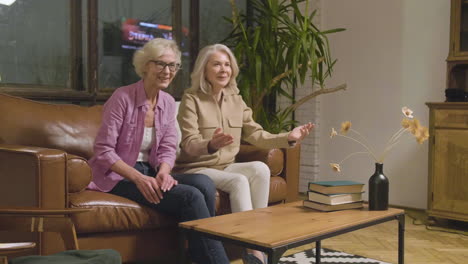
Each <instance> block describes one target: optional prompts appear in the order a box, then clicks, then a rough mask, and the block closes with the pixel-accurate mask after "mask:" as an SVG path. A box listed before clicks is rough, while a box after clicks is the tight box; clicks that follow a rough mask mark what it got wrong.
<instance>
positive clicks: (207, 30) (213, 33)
mask: <svg viewBox="0 0 468 264" xmlns="http://www.w3.org/2000/svg"><path fill="white" fill-rule="evenodd" d="M235 2H236V6H237V8H238V9H239V11H241V12H243V10H245V7H246V0H236V1H235ZM224 17H227V18H232V7H231V4H230V1H219V0H203V1H200V30H199V32H200V49H201V48H203V47H205V46H207V45H210V44H214V43H220V42H221V41H222V40H223V39H225V38H226V37H227V36H228V35H229V33H231V31H232V26H231V24H230V23H229V22H228V21H226V20H225V19H224Z"/></svg>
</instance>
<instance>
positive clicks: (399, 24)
mask: <svg viewBox="0 0 468 264" xmlns="http://www.w3.org/2000/svg"><path fill="white" fill-rule="evenodd" d="M321 13H322V15H321V18H322V21H321V25H322V28H323V29H327V28H334V27H345V28H346V29H347V30H346V31H344V32H341V33H337V34H335V35H333V36H330V38H329V39H330V43H331V51H332V56H333V57H334V58H337V59H338V62H337V64H336V67H335V71H334V75H333V78H332V79H331V80H330V81H329V83H328V86H330V87H331V86H335V85H338V84H341V83H343V82H345V83H347V85H348V89H347V91H345V92H339V93H335V94H331V95H325V96H321V97H320V99H319V100H320V118H319V124H320V127H318V128H317V129H319V131H320V134H319V140H320V142H319V160H320V173H319V178H318V179H319V180H333V179H352V180H356V181H362V182H366V183H367V180H368V178H369V177H370V176H371V175H372V174H373V172H374V161H373V160H372V159H371V158H370V157H368V156H357V157H354V158H351V159H349V160H347V161H345V162H344V163H343V164H342V169H343V171H342V173H341V174H336V173H333V172H331V170H329V167H328V164H329V163H330V162H335V161H340V160H341V159H343V158H344V157H345V156H346V155H347V154H349V153H352V152H355V151H360V150H361V149H360V148H359V147H358V146H357V145H355V144H351V143H349V142H347V141H344V140H343V139H342V138H341V139H333V140H330V138H329V133H330V129H331V127H335V128H339V126H340V123H341V122H342V121H346V120H349V121H351V122H352V123H353V128H354V129H356V130H358V131H360V132H361V133H362V134H363V135H365V136H366V137H367V139H368V141H369V142H370V143H371V144H372V145H374V146H375V147H376V149H377V150H381V149H383V145H384V144H385V142H386V140H387V139H388V138H389V137H390V136H391V135H392V134H393V133H394V132H395V131H397V130H398V129H399V128H400V121H401V119H402V117H403V115H402V113H401V111H400V109H401V107H402V106H408V107H410V108H411V109H413V110H414V113H415V117H416V118H418V119H419V120H420V121H421V123H422V124H423V125H426V126H427V125H428V121H429V120H428V108H427V107H426V105H425V102H429V101H438V102H440V101H444V100H445V97H444V89H445V88H446V87H445V80H446V77H445V72H446V62H445V59H446V57H447V54H448V48H449V47H448V43H449V19H450V1H448V0H392V1H388V0H352V1H350V0H323V1H322V6H321ZM384 173H385V175H387V177H388V178H389V180H390V204H394V205H402V206H408V207H415V208H426V201H427V177H428V142H425V143H424V144H423V145H419V144H417V143H416V142H415V140H414V139H413V138H412V137H409V136H407V137H405V138H403V139H402V140H401V141H400V144H399V145H398V146H396V147H395V148H394V149H393V151H392V152H391V153H390V155H389V156H388V157H387V158H386V160H385V161H384ZM366 199H367V194H366Z"/></svg>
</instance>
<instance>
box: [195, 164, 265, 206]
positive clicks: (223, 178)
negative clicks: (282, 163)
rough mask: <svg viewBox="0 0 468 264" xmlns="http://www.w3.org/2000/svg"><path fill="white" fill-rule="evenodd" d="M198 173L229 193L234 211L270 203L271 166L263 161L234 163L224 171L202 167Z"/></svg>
mask: <svg viewBox="0 0 468 264" xmlns="http://www.w3.org/2000/svg"><path fill="white" fill-rule="evenodd" d="M197 173H201V174H205V175H207V176H208V177H210V178H211V179H212V180H213V182H214V184H215V185H216V188H218V189H220V190H222V191H224V192H227V193H229V200H230V202H231V211H232V212H233V213H235V212H241V211H247V210H252V209H256V208H264V207H267V205H268V195H269V192H270V168H268V166H267V165H266V164H265V163H263V162H260V161H252V162H243V163H233V164H231V165H229V166H228V167H226V168H225V169H224V170H223V171H222V170H217V169H202V170H199V171H197Z"/></svg>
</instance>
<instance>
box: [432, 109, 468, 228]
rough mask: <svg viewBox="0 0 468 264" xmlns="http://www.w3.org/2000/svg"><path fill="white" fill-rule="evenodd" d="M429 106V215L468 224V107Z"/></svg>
mask: <svg viewBox="0 0 468 264" xmlns="http://www.w3.org/2000/svg"><path fill="white" fill-rule="evenodd" d="M427 105H428V106H429V109H430V111H429V113H430V116H429V123H430V126H429V133H430V138H429V139H430V141H429V143H430V144H429V182H428V187H429V190H428V206H427V209H428V215H429V216H432V217H440V218H447V219H454V220H460V221H466V222H468V103H462V102H461V103H427Z"/></svg>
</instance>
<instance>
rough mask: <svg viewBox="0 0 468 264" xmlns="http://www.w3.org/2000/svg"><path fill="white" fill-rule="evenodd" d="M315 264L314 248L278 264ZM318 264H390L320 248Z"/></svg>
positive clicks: (291, 256) (285, 258)
mask: <svg viewBox="0 0 468 264" xmlns="http://www.w3.org/2000/svg"><path fill="white" fill-rule="evenodd" d="M313 263H315V248H313V249H308V250H306V251H302V252H299V253H296V254H293V255H289V256H285V257H282V258H281V259H280V261H279V264H313ZM320 263H323V264H343V263H354V264H390V263H388V262H383V261H379V260H375V259H370V258H365V257H362V256H358V255H352V254H348V253H344V252H340V251H335V250H331V249H326V248H322V250H321V255H320Z"/></svg>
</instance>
